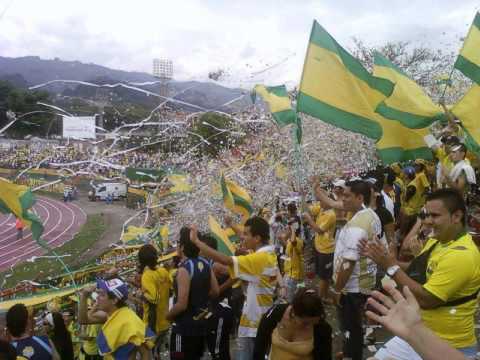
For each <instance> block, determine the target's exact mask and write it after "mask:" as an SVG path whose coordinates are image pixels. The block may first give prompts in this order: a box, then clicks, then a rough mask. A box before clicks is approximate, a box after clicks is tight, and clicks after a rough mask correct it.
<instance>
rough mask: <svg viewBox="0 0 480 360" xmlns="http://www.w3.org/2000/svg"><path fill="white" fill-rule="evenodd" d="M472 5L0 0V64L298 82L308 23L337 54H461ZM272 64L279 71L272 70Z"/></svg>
mask: <svg viewBox="0 0 480 360" xmlns="http://www.w3.org/2000/svg"><path fill="white" fill-rule="evenodd" d="M478 5H479V3H478V1H470V0H456V1H453V0H436V1H433V0H432V1H429V0H417V1H408V0H404V1H396V0H390V1H386V0H383V1H382V0H370V1H367V0H364V1H362V0H326V1H320V0H317V1H310V0H285V1H284V0H277V1H275V0H134V1H126V0H116V1H113V0H95V1H93V0H77V1H72V0H58V1H57V0H41V1H40V0H0V56H8V57H18V56H26V55H37V56H40V57H42V58H46V59H52V58H54V57H59V58H61V59H64V60H79V61H82V62H86V63H90V62H91V63H96V64H100V65H104V66H108V67H111V68H116V69H122V70H129V71H130V70H132V71H144V72H151V69H152V59H153V58H155V57H166V58H170V59H172V60H173V62H174V69H175V70H174V71H175V78H176V79H179V80H184V79H199V80H202V79H205V78H206V77H207V74H208V72H209V71H211V70H215V69H217V68H225V69H226V70H227V76H226V77H225V78H224V84H226V85H231V86H238V85H241V86H243V87H246V88H248V87H250V86H251V85H252V84H254V83H257V82H265V83H267V84H272V85H273V84H280V83H285V82H288V83H289V84H294V83H296V82H298V80H299V78H300V75H301V70H302V65H303V59H304V55H305V50H306V45H307V41H308V37H309V33H310V29H311V25H312V21H313V19H317V20H318V22H319V23H320V24H322V25H323V26H324V27H325V28H326V29H327V31H329V32H330V34H332V36H334V37H335V38H336V39H337V40H338V41H339V42H340V44H342V45H343V46H344V47H347V48H348V47H349V46H351V45H352V41H351V39H352V37H356V38H359V39H361V40H362V41H364V42H366V43H367V44H371V45H381V44H383V43H385V42H386V41H389V40H393V41H397V40H405V41H412V42H413V43H414V44H418V45H428V46H430V47H435V48H445V47H448V48H449V49H450V50H454V51H458V49H459V47H460V46H461V43H460V40H459V38H460V37H462V36H465V35H466V33H467V31H468V27H469V26H470V23H471V22H472V20H473V17H474V15H475V11H477V10H478V8H479V6H478ZM272 65H276V66H274V67H273V68H270V67H271V66H272Z"/></svg>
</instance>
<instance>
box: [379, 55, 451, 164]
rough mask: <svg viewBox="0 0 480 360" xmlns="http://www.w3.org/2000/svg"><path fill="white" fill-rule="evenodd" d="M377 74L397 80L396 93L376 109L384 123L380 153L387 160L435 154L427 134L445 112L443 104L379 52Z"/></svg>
mask: <svg viewBox="0 0 480 360" xmlns="http://www.w3.org/2000/svg"><path fill="white" fill-rule="evenodd" d="M374 55H375V56H374V67H373V75H374V76H376V77H379V78H383V79H386V80H390V81H391V82H393V83H395V88H394V90H393V93H392V94H391V95H390V96H389V97H388V98H386V99H385V100H384V101H382V102H381V103H380V104H379V105H378V106H377V108H376V109H375V111H376V112H377V117H376V119H377V121H378V123H379V124H380V126H381V127H382V137H381V138H380V139H379V140H378V142H377V144H376V145H377V153H378V156H379V158H380V159H381V160H382V162H383V163H384V164H391V163H394V162H403V161H408V160H415V159H427V160H431V159H432V158H433V154H432V151H431V150H430V149H429V147H428V146H427V144H426V143H425V140H424V137H425V136H426V135H428V134H429V133H430V132H429V130H428V126H430V125H431V124H432V123H433V122H434V121H436V120H438V119H440V118H441V117H442V116H443V112H442V110H441V109H440V107H439V106H438V105H436V104H434V103H433V101H432V100H431V99H430V98H429V97H428V95H427V94H425V92H424V91H423V90H422V88H421V87H420V86H418V85H417V84H416V83H415V81H413V80H412V79H410V78H409V77H408V75H406V74H405V73H404V72H403V71H402V70H400V69H399V68H398V67H397V66H395V65H394V64H393V63H391V62H390V61H389V60H388V59H386V58H385V57H384V56H382V55H381V54H379V53H375V54H374Z"/></svg>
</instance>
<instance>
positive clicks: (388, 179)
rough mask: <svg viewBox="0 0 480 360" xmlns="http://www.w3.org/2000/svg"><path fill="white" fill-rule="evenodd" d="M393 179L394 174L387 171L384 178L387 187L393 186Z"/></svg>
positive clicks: (394, 177)
mask: <svg viewBox="0 0 480 360" xmlns="http://www.w3.org/2000/svg"><path fill="white" fill-rule="evenodd" d="M395 179H396V176H395V173H394V172H393V171H389V172H388V173H387V176H386V178H385V183H386V184H387V185H389V186H393V184H394V183H395Z"/></svg>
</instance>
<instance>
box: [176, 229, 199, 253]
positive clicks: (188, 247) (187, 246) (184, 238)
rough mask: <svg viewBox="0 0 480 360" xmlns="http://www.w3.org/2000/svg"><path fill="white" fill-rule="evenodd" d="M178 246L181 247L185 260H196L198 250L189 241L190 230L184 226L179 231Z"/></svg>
mask: <svg viewBox="0 0 480 360" xmlns="http://www.w3.org/2000/svg"><path fill="white" fill-rule="evenodd" d="M179 245H180V246H182V247H183V250H182V251H183V253H184V255H185V256H186V257H187V258H196V257H197V256H198V254H199V253H200V249H199V248H198V247H197V245H195V244H194V243H192V241H191V240H190V228H188V227H186V226H184V227H182V228H181V229H180V241H179Z"/></svg>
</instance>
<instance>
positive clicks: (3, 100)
mask: <svg viewBox="0 0 480 360" xmlns="http://www.w3.org/2000/svg"><path fill="white" fill-rule="evenodd" d="M48 98H49V94H48V93H47V92H45V91H28V90H23V89H20V88H16V87H14V86H13V85H12V84H10V83H9V82H7V81H0V127H2V126H3V125H5V124H7V123H8V122H9V121H10V120H9V119H7V116H6V112H7V110H10V111H13V112H14V113H15V114H16V115H17V117H19V116H21V115H23V114H26V113H29V112H32V111H37V110H45V108H42V107H41V106H39V105H38V104H37V103H38V102H42V101H48ZM52 116H53V115H50V114H41V113H40V114H32V116H31V117H28V118H25V119H24V120H21V121H18V122H17V123H15V124H14V125H12V127H11V128H9V129H8V133H9V134H10V135H12V136H25V135H27V134H33V135H45V134H46V131H47V129H48V125H49V123H50V121H51V120H52Z"/></svg>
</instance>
